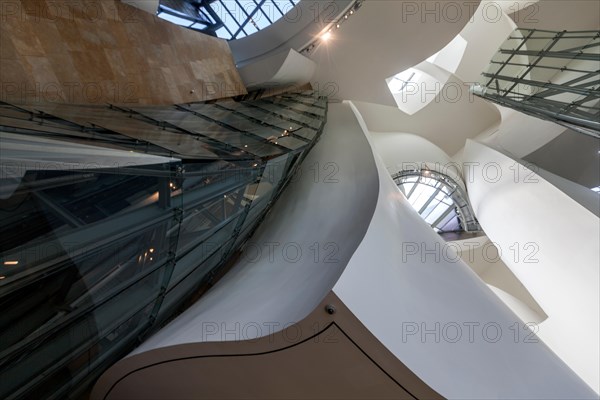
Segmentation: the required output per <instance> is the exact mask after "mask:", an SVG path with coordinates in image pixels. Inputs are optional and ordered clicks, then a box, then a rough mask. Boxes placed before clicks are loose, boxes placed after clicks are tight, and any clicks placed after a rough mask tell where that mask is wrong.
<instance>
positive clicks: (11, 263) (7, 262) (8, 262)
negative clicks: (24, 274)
mask: <svg viewBox="0 0 600 400" xmlns="http://www.w3.org/2000/svg"><path fill="white" fill-rule="evenodd" d="M4 265H19V262H18V261H4Z"/></svg>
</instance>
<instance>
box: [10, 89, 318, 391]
mask: <svg viewBox="0 0 600 400" xmlns="http://www.w3.org/2000/svg"><path fill="white" fill-rule="evenodd" d="M326 109H327V104H326V100H325V99H324V98H321V97H317V96H313V95H312V93H308V92H304V93H297V94H293V95H285V96H279V97H274V98H271V99H269V100H261V101H250V102H241V103H235V102H233V101H231V102H223V103H216V104H186V105H180V106H171V107H168V106H165V107H142V106H140V107H135V108H121V107H117V106H74V105H46V106H38V105H36V106H17V105H10V104H1V105H0V137H1V139H2V143H1V145H2V146H1V156H2V163H1V164H0V166H1V168H2V169H1V171H0V172H1V173H2V174H1V177H0V179H1V180H0V183H1V185H0V188H1V189H0V216H1V218H0V221H1V222H0V231H1V232H2V234H1V236H0V246H1V249H0V252H1V253H0V305H1V307H2V310H3V311H2V315H1V317H0V376H1V377H2V379H1V380H0V397H1V398H3V399H12V398H63V397H79V396H81V395H84V394H85V391H86V390H87V388H88V387H89V385H90V384H92V383H93V382H94V380H95V379H96V378H97V377H98V376H99V374H100V373H102V372H103V371H104V370H105V369H106V368H107V367H109V366H110V365H111V364H112V363H114V362H115V361H116V360H118V359H119V358H121V357H123V356H124V355H126V354H127V353H129V352H130V351H131V350H132V349H133V348H134V347H135V346H136V345H137V344H139V343H140V342H141V341H142V340H143V339H144V338H146V337H147V336H148V335H149V334H150V333H152V332H153V331H155V330H157V329H158V328H159V327H160V326H162V325H164V323H166V322H167V321H168V320H169V319H170V318H171V317H172V316H173V315H174V313H176V312H177V311H178V310H179V309H180V308H181V307H182V304H183V303H184V302H185V301H186V300H188V299H189V298H191V297H192V296H195V295H197V294H198V292H199V290H200V289H201V288H202V287H206V286H207V285H212V284H213V283H214V281H215V279H216V277H218V276H219V274H220V273H221V272H222V269H223V266H224V265H226V263H227V262H228V261H230V260H231V259H232V257H234V256H235V254H236V253H237V251H238V249H239V247H240V245H241V244H243V242H244V241H245V240H247V238H248V237H249V235H250V234H251V233H252V232H253V231H254V229H256V227H257V226H258V224H259V223H260V221H261V220H262V218H263V217H264V215H265V213H266V212H267V211H268V210H269V208H270V206H271V205H272V204H273V202H274V201H275V200H276V199H277V197H278V196H279V194H280V193H281V192H282V190H283V188H284V187H285V185H286V183H287V182H288V180H289V179H290V177H291V176H292V174H293V172H294V171H295V170H296V168H297V167H298V165H299V164H300V163H301V162H302V160H303V158H304V157H305V156H306V154H307V153H308V151H309V150H310V149H311V147H312V146H313V145H314V143H315V142H316V140H317V139H318V138H319V135H320V134H321V132H322V129H323V126H324V124H325V116H326Z"/></svg>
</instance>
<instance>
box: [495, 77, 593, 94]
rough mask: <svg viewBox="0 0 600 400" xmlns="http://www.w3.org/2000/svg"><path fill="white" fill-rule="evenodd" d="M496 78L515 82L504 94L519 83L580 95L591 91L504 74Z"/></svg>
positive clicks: (510, 91)
mask: <svg viewBox="0 0 600 400" xmlns="http://www.w3.org/2000/svg"><path fill="white" fill-rule="evenodd" d="M490 75H491V74H487V73H484V74H483V76H485V77H489V76H490ZM495 78H497V79H500V80H501V81H505V82H512V83H513V85H512V86H511V87H510V88H509V89H503V91H504V93H505V94H504V96H505V95H506V94H508V93H513V92H512V89H514V87H515V86H517V85H518V84H523V85H530V86H536V87H541V88H545V89H554V90H559V91H560V92H569V93H574V94H579V95H587V94H588V93H589V90H584V89H579V88H576V87H575V88H574V87H569V86H566V87H565V86H561V85H555V84H553V83H547V82H538V81H534V80H531V79H519V78H511V77H510V76H504V75H495ZM597 96H598V97H600V93H598V95H597Z"/></svg>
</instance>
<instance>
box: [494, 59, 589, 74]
mask: <svg viewBox="0 0 600 400" xmlns="http://www.w3.org/2000/svg"><path fill="white" fill-rule="evenodd" d="M490 64H498V65H502V64H506V65H512V66H515V67H529V64H521V63H509V62H506V63H504V62H501V61H493V60H492V61H490ZM535 67H536V68H543V69H551V70H554V71H561V72H562V71H569V72H580V73H588V72H590V71H586V70H583V69H573V68H566V67H552V66H550V65H536V66H535Z"/></svg>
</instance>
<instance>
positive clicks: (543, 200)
mask: <svg viewBox="0 0 600 400" xmlns="http://www.w3.org/2000/svg"><path fill="white" fill-rule="evenodd" d="M464 160H465V161H466V162H469V163H474V164H471V167H470V168H467V169H466V171H465V181H466V183H467V188H468V190H469V196H470V199H471V203H472V206H473V209H474V211H475V215H476V216H477V219H478V220H479V223H480V224H481V226H482V227H483V229H484V230H485V232H486V233H487V234H488V236H489V238H490V239H491V240H492V241H494V242H495V243H497V244H498V246H499V248H500V249H501V251H502V260H503V261H504V262H505V263H506V265H507V266H508V267H509V268H510V269H511V270H512V271H513V272H514V274H515V275H516V276H517V277H518V278H519V280H520V281H521V282H522V283H523V284H524V285H525V287H526V288H527V289H528V290H529V292H530V293H531V294H532V296H533V297H534V298H535V300H536V301H537V302H538V303H539V304H540V306H541V307H542V308H543V309H544V311H545V312H546V314H547V315H548V319H547V320H546V321H544V322H543V323H542V324H541V325H540V330H539V333H538V335H539V336H540V337H541V338H542V339H543V340H544V341H545V342H546V343H547V344H548V345H549V346H550V347H551V348H552V350H553V351H555V352H556V353H557V354H558V355H559V356H560V357H561V358H562V359H563V360H564V361H565V362H566V363H567V364H568V365H569V366H570V367H571V368H573V370H575V371H576V372H577V373H578V374H579V375H580V376H581V377H582V378H583V379H584V380H585V381H586V382H587V383H588V384H589V385H590V386H592V387H593V388H594V390H596V391H598V389H599V385H600V382H599V380H600V370H599V360H600V330H599V324H600V273H599V265H600V220H599V219H598V217H596V215H594V214H593V213H591V212H590V211H589V210H587V209H586V208H584V207H583V206H581V205H580V204H579V203H577V202H576V201H574V200H573V199H571V198H570V197H569V196H567V195H566V194H565V193H563V192H562V191H561V190H559V189H558V188H556V187H555V186H554V185H552V184H551V183H550V182H548V181H546V180H545V179H543V178H542V177H541V176H539V175H538V174H536V173H535V172H533V171H531V170H529V169H527V168H525V167H523V166H522V165H521V164H519V163H518V162H516V161H514V160H512V159H511V158H509V157H507V156H506V155H504V154H502V153H500V152H498V151H496V150H494V149H492V148H490V147H487V146H486V145H484V144H481V143H477V142H474V141H469V142H468V143H467V146H466V148H465V154H464Z"/></svg>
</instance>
